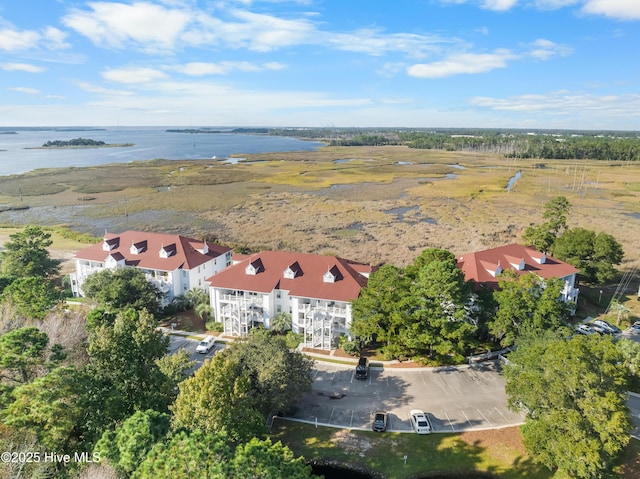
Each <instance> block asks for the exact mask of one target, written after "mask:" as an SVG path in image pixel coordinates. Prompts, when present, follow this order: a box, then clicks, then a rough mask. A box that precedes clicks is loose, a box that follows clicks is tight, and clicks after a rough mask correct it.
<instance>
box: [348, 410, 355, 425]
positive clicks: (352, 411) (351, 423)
mask: <svg viewBox="0 0 640 479" xmlns="http://www.w3.org/2000/svg"><path fill="white" fill-rule="evenodd" d="M354 412H355V411H354V410H351V422H350V423H349V427H353V413H354Z"/></svg>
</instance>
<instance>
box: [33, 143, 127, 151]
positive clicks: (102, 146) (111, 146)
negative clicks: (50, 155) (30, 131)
mask: <svg viewBox="0 0 640 479" xmlns="http://www.w3.org/2000/svg"><path fill="white" fill-rule="evenodd" d="M125 146H135V143H112V144H109V145H61V146H28V147H25V148H23V150H69V149H71V150H78V149H83V148H122V147H125Z"/></svg>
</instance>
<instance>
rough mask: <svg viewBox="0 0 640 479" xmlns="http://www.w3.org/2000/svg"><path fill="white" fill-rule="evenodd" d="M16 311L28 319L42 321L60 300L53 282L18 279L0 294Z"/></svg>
mask: <svg viewBox="0 0 640 479" xmlns="http://www.w3.org/2000/svg"><path fill="white" fill-rule="evenodd" d="M2 296H3V298H4V299H5V300H7V299H8V300H9V301H11V302H12V303H13V305H14V306H15V308H16V310H17V311H18V312H19V313H21V314H22V315H24V316H25V317H27V318H30V319H43V318H44V317H45V316H46V314H47V312H48V311H49V310H50V309H51V308H52V307H53V306H55V304H56V303H58V302H59V301H60V300H61V299H62V295H61V294H60V291H59V290H58V288H56V286H55V285H54V284H53V282H51V281H48V280H46V279H43V278H38V277H36V276H28V277H24V278H18V279H16V280H15V281H13V282H12V283H11V284H10V285H9V286H7V287H6V288H5V290H4V292H3V293H2Z"/></svg>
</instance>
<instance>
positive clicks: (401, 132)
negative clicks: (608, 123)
mask: <svg viewBox="0 0 640 479" xmlns="http://www.w3.org/2000/svg"><path fill="white" fill-rule="evenodd" d="M269 134H271V135H288V136H297V137H302V138H317V139H325V140H327V141H328V143H329V146H384V145H406V146H408V147H409V148H416V149H434V150H446V151H471V152H478V153H494V154H501V155H505V156H506V157H508V158H540V159H546V160H574V159H575V160H582V159H591V160H607V161H638V160H640V133H638V132H632V131H627V132H621V131H585V130H575V131H574V130H518V129H476V128H469V129H467V128H452V129H433V130H413V129H408V128H407V129H404V128H399V129H386V128H379V129H377V128H372V129H357V128H356V129H351V128H319V129H271V130H269Z"/></svg>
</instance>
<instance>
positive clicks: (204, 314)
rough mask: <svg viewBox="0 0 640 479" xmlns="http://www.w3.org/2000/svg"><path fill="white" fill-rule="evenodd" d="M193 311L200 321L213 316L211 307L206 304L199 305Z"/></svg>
mask: <svg viewBox="0 0 640 479" xmlns="http://www.w3.org/2000/svg"><path fill="white" fill-rule="evenodd" d="M193 311H194V312H195V313H196V314H197V315H198V317H199V318H200V319H204V320H205V321H206V320H207V319H208V318H209V317H211V316H213V310H212V309H211V305H210V304H209V303H208V302H206V303H199V304H197V305H196V307H195V308H193Z"/></svg>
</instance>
